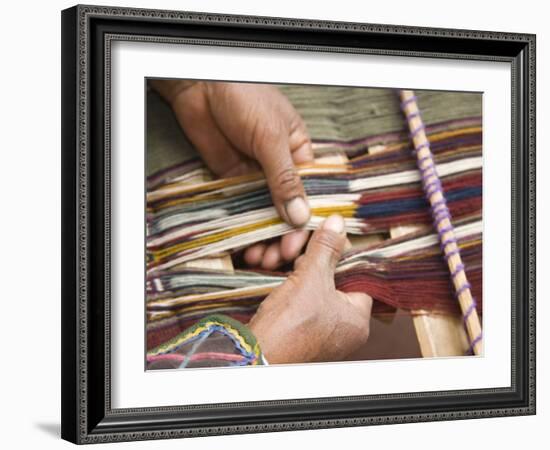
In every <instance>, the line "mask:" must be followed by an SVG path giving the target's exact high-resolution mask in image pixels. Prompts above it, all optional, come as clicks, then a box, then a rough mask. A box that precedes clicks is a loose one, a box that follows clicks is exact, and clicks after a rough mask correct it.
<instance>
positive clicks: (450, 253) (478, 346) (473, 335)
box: [399, 90, 482, 355]
mask: <svg viewBox="0 0 550 450" xmlns="http://www.w3.org/2000/svg"><path fill="white" fill-rule="evenodd" d="M399 95H400V98H401V107H402V109H403V112H404V113H405V116H406V118H407V122H408V125H409V130H410V132H411V137H412V139H413V143H414V148H415V153H416V157H417V162H418V168H419V169H420V172H421V174H422V184H423V187H424V191H425V193H426V197H427V199H428V201H429V202H430V205H431V208H432V212H433V216H434V226H435V227H436V229H437V232H438V234H439V237H440V241H441V247H442V250H443V252H444V254H445V259H446V260H447V264H448V266H449V271H450V273H451V278H452V281H453V284H454V286H455V290H456V295H457V297H458V302H459V304H460V308H461V310H462V315H463V317H464V324H465V326H466V330H467V332H468V337H469V339H470V345H471V347H472V350H473V352H474V354H476V355H479V354H481V351H482V331H481V323H480V321H479V316H478V315H477V310H476V303H475V300H474V298H473V297H472V294H471V292H470V284H469V283H468V279H467V277H466V272H465V270H464V264H463V263H462V258H461V257H460V252H459V249H458V246H457V243H456V238H455V234H454V228H453V226H452V223H451V216H450V214H449V210H448V208H447V205H446V201H445V197H444V195H443V191H442V189H441V182H440V180H439V177H438V175H437V173H436V168H435V165H434V161H433V156H432V153H431V151H430V144H429V141H428V138H427V136H426V133H425V131H424V124H423V122H422V119H421V117H420V111H419V109H418V105H417V104H416V97H415V95H414V92H413V91H410V90H402V91H400V93H399Z"/></svg>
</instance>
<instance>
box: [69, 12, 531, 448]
mask: <svg viewBox="0 0 550 450" xmlns="http://www.w3.org/2000/svg"><path fill="white" fill-rule="evenodd" d="M62 109H63V112H62V147H63V148H62V177H63V179H62V195H63V197H62V214H63V217H62V225H63V230H62V234H63V242H62V247H63V248H62V259H63V262H62V266H63V267H62V326H63V329H62V437H63V438H65V439H67V440H70V441H72V442H75V443H94V442H109V441H128V440H138V439H161V438H175V437H191V436H203V435H215V434H228V433H251V432H266V431H277V430H299V429H311V428H327V427H342V426H361V425H375V424H388V423H403V422H413V421H435V420H449V419H467V418H482V417H495V416H503V415H524V414H534V413H535V36H534V35H530V34H513V33H504V32H486V31H470V30H451V29H433V28H417V27H404V26H394V25H376V24H365V23H344V22H328V21H312V20H311V21H310V20H302V19H300V20H298V19H278V18H268V17H252V16H228V15H216V14H204V13H194V12H180V11H157V10H144V9H128V8H111V7H98V6H75V7H73V8H70V9H67V10H65V11H63V12H62Z"/></svg>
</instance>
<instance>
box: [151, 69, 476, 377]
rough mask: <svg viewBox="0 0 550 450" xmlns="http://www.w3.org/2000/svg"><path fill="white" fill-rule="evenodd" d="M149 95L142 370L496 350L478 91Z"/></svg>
mask: <svg viewBox="0 0 550 450" xmlns="http://www.w3.org/2000/svg"><path fill="white" fill-rule="evenodd" d="M144 91H145V105H146V106H145V110H146V123H145V130H146V137H145V142H146V150H145V153H146V180H145V205H146V208H145V222H146V228H145V229H146V239H145V249H144V259H145V270H146V276H145V279H146V286H145V287H144V292H145V309H146V352H145V354H146V355H145V365H146V369H147V370H166V369H171V370H173V369H184V368H205V367H233V366H256V365H274V364H308V363H328V362H342V361H347V362H349V361H365V360H388V359H402V358H409V359H410V358H437V357H466V356H482V355H483V336H482V325H481V324H482V319H483V308H482V304H483V303H482V298H483V295H482V291H483V289H482V278H483V276H482V275H483V270H482V263H483V259H482V247H483V214H482V211H483V208H482V205H483V196H482V175H483V114H482V110H483V94H482V93H481V92H464V91H441V90H425V89H424V90H412V89H409V88H407V87H405V88H403V89H401V88H395V89H391V88H377V87H356V86H326V85H301V84H275V83H249V82H248V83H247V82H237V81H228V82H224V81H209V80H196V79H161V78H147V79H146V80H145V89H144ZM219 376H220V378H223V372H221V373H220V374H219Z"/></svg>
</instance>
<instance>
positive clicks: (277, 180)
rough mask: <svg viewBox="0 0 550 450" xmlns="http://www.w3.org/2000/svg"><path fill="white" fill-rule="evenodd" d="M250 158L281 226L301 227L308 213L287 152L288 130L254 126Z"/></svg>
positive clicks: (301, 189) (296, 174)
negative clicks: (261, 176) (257, 166)
mask: <svg viewBox="0 0 550 450" xmlns="http://www.w3.org/2000/svg"><path fill="white" fill-rule="evenodd" d="M252 142H253V148H254V156H255V157H256V159H257V160H258V162H259V163H260V165H261V166H262V169H263V171H264V173H265V176H266V179H267V184H268V187H269V190H270V192H271V197H272V198H273V203H274V204H275V207H276V208H277V211H278V212H279V215H280V216H281V217H282V218H283V220H284V221H285V222H287V223H288V224H290V225H293V226H297V227H299V226H302V225H305V224H306V223H307V222H308V220H309V217H310V214H311V212H310V209H309V205H308V203H307V199H306V194H305V190H304V187H303V185H302V180H301V179H300V177H299V175H298V173H297V171H296V168H295V167H294V161H293V159H292V155H291V152H290V146H289V135H288V129H287V128H286V127H285V126H283V125H282V124H279V125H276V124H268V123H263V122H262V124H261V125H257V126H256V129H255V131H254V136H253V141H252Z"/></svg>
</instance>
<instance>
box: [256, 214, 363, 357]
mask: <svg viewBox="0 0 550 450" xmlns="http://www.w3.org/2000/svg"><path fill="white" fill-rule="evenodd" d="M345 243H346V234H345V231H344V221H343V219H342V217H340V216H338V215H333V216H330V217H329V218H328V219H327V220H326V221H325V222H324V223H323V225H322V227H321V228H319V229H318V230H316V231H315V233H314V234H313V236H312V237H311V240H310V241H309V244H308V246H307V249H306V252H305V254H304V255H302V256H300V257H299V258H298V259H297V260H296V262H295V271H294V272H293V273H292V274H291V275H290V276H289V278H288V279H287V281H285V282H284V283H283V284H282V285H281V286H280V287H278V288H277V289H276V290H274V291H273V292H272V293H271V294H270V295H269V296H268V297H267V298H266V299H265V300H264V301H263V302H262V304H261V305H260V307H259V308H258V311H257V312H256V314H255V315H254V317H252V319H251V321H250V323H249V324H248V326H249V328H250V329H251V331H252V332H253V333H254V335H255V336H256V339H258V342H259V343H260V347H261V349H262V352H263V354H264V355H265V357H266V359H267V361H268V362H269V363H270V364H279V363H298V362H311V361H334V360H342V358H344V357H345V356H346V355H349V354H350V353H351V352H353V351H354V350H356V349H357V348H359V347H360V346H361V345H363V344H364V343H365V342H366V340H367V338H368V336H369V322H370V314H371V307H372V299H371V298H370V297H369V296H368V295H365V294H361V293H347V294H345V293H343V292H340V291H337V290H336V288H335V286H334V270H335V268H336V263H337V262H338V260H339V258H340V255H341V253H342V250H343V249H344V245H345Z"/></svg>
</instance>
